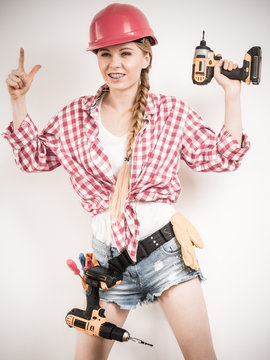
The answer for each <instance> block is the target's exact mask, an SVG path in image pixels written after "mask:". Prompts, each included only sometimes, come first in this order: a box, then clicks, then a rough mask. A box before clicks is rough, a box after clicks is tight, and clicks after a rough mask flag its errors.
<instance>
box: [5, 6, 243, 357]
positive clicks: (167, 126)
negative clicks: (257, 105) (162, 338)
mask: <svg viewBox="0 0 270 360" xmlns="http://www.w3.org/2000/svg"><path fill="white" fill-rule="evenodd" d="M156 44H157V39H156V38H155V35H154V33H153V31H152V29H151V28H150V26H149V23H148V21H147V19H146V18H145V16H144V14H143V13H142V12H141V11H140V10H138V9H137V8H135V7H133V6H131V5H126V4H111V5H109V6H107V7H106V8H105V9H103V10H102V11H100V12H99V13H98V14H97V15H96V16H95V17H94V19H93V20H92V23H91V25H90V43H89V48H88V50H89V51H92V52H94V53H95V54H96V56H97V61H98V65H99V69H100V71H101V74H102V76H103V78H104V81H105V85H103V86H102V87H101V88H100V89H99V90H98V92H97V94H96V95H95V96H83V97H80V98H79V99H76V100H74V101H73V102H72V103H71V104H69V105H67V106H66V107H64V108H63V109H62V110H61V111H60V112H59V113H58V114H57V115H56V116H55V117H53V118H52V119H51V121H50V122H49V123H48V126H47V127H46V129H44V130H43V131H42V132H41V134H38V131H37V128H36V126H35V124H34V122H33V121H32V120H31V118H30V116H29V114H28V113H27V109H26V105H25V94H26V93H27V91H28V90H29V88H30V86H31V83H32V81H33V79H34V76H35V74H36V72H37V71H38V70H39V69H40V65H37V66H35V67H34V68H33V69H32V71H31V72H30V73H29V74H27V73H26V72H25V70H24V52H23V49H21V52H20V60H19V67H18V69H17V70H13V71H12V72H11V73H10V74H9V76H8V78H7V85H8V90H9V93H10V95H11V103H12V109H13V122H11V123H10V125H9V127H8V128H7V129H6V131H5V132H4V133H3V134H2V135H3V136H4V137H5V138H6V139H7V140H8V141H9V142H10V144H11V146H12V147H13V152H14V156H15V161H16V163H17V164H18V166H19V167H20V168H21V169H22V170H24V171H27V172H34V171H50V170H53V169H55V168H56V167H58V166H60V165H63V166H64V168H65V169H66V170H67V171H68V173H69V174H70V180H71V182H72V185H73V187H74V189H75V190H76V192H77V193H78V195H79V196H80V199H81V203H82V206H83V207H84V208H85V209H86V210H87V211H89V212H90V213H91V215H92V232H93V238H92V246H93V251H94V255H95V257H96V258H97V260H99V262H100V264H101V265H103V266H107V265H108V260H109V259H112V258H116V257H117V256H118V255H119V254H120V253H121V252H123V250H124V249H126V251H127V253H128V255H129V257H130V259H131V261H132V262H133V263H136V262H137V263H136V264H135V265H130V266H128V267H127V268H126V270H125V272H124V274H123V281H122V283H121V284H120V285H118V286H117V287H115V288H113V289H110V290H102V291H101V292H100V296H101V299H102V300H101V306H102V307H103V308H105V309H106V314H107V317H108V318H109V320H110V321H111V322H113V323H115V324H117V325H118V326H120V327H122V326H123V325H124V322H125V320H126V318H127V316H128V313H129V310H130V309H132V308H135V307H136V305H137V304H138V303H140V304H141V303H147V302H151V301H158V302H159V304H160V306H161V308H162V310H163V311H164V313H165V315H166V317H167V319H168V321H169V323H170V326H171V328H172V330H173V332H174V334H175V336H176V339H177V341H178V343H179V346H180V348H181V350H182V353H183V355H184V357H185V359H197V360H198V359H200V360H202V359H207V360H211V359H216V355H215V351H214V348H213V344H212V338H211V333H210V326H209V321H208V315H207V310H206V305H205V301H204V297H203V293H202V288H201V281H202V280H204V277H203V275H202V272H201V270H200V268H199V267H198V264H197V262H196V259H195V260H194V259H193V261H192V262H191V263H190V264H188V265H187V261H184V255H183V251H184V247H182V248H181V247H180V245H179V243H178V241H177V239H176V237H175V236H174V235H175V234H174V232H173V231H172V228H169V229H168V228H166V226H167V225H168V224H170V220H171V219H173V216H174V215H175V213H176V211H175V209H174V207H173V205H172V204H173V203H175V202H176V201H177V200H178V198H179V196H180V192H181V187H180V183H179V178H178V176H177V174H178V170H179V163H180V158H181V159H183V160H184V161H185V162H186V163H187V164H188V165H189V166H190V167H191V168H192V169H194V170H196V171H233V170H236V169H237V168H238V167H239V165H240V162H241V159H242V158H243V156H244V154H245V153H246V152H247V150H248V149H249V142H248V140H247V136H246V135H244V134H243V133H242V124H241V113H240V90H241V83H240V81H237V80H230V79H228V78H227V77H225V76H223V75H221V73H220V68H221V66H223V68H224V69H228V70H232V69H235V68H236V67H237V65H236V64H233V62H231V61H227V60H220V62H219V63H218V64H217V65H216V67H215V79H216V81H217V82H218V83H219V85H221V86H222V87H223V89H224V91H225V122H224V125H223V127H222V129H221V131H220V133H219V134H218V135H216V134H215V133H214V132H213V131H212V130H211V129H210V128H209V127H207V126H206V125H205V124H204V123H203V121H202V119H201V117H200V116H199V115H198V114H197V113H196V112H195V111H194V110H193V109H192V108H191V107H189V106H188V105H186V104H185V103H184V102H182V101H180V100H178V99H176V98H175V97H172V96H165V95H161V94H159V95H155V94H152V93H150V92H149V88H150V86H149V79H148V74H149V70H150V68H151V63H152V51H151V46H153V45H156ZM178 214H179V213H178ZM164 228H165V229H167V230H166V231H167V233H166V231H165V232H164V231H163V230H164ZM157 234H158V235H157ZM167 235H168V237H167ZM156 236H158V237H156ZM153 238H154V239H157V238H158V239H162V242H161V243H159V244H158V243H157V242H156V240H153V244H155V245H156V246H157V248H156V249H155V250H154V251H151V252H150V253H149V254H147V256H145V257H144V258H143V259H141V257H140V256H139V250H138V249H141V244H142V241H143V240H145V239H147V241H149V240H150V239H153ZM189 242H190V243H191V244H192V243H194V242H195V241H193V239H192V238H191V240H189ZM153 244H152V245H153ZM195 244H196V243H195ZM197 245H198V246H200V245H199V244H197ZM140 251H141V250H140ZM138 260H139V262H138ZM112 345H113V342H112V341H110V340H105V339H102V338H98V337H92V336H89V335H87V334H85V333H83V332H79V334H78V342H77V349H76V360H86V359H87V360H90V359H95V360H96V359H107V357H108V355H109V352H110V350H111V347H112Z"/></svg>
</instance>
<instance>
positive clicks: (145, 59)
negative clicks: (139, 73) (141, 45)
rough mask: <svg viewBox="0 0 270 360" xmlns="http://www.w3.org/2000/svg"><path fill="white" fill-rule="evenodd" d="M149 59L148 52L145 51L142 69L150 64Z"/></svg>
mask: <svg viewBox="0 0 270 360" xmlns="http://www.w3.org/2000/svg"><path fill="white" fill-rule="evenodd" d="M150 61H151V57H150V54H149V53H147V55H145V56H144V58H143V63H142V69H146V68H147V67H148V66H149V64H150Z"/></svg>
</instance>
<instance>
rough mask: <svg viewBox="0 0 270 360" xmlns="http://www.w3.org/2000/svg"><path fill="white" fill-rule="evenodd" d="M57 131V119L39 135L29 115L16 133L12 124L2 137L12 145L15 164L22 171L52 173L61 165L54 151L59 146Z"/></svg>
mask: <svg viewBox="0 0 270 360" xmlns="http://www.w3.org/2000/svg"><path fill="white" fill-rule="evenodd" d="M57 131H58V125H57V118H56V117H55V118H53V119H52V120H51V121H50V122H49V124H48V126H47V127H46V129H44V130H43V131H42V133H41V134H40V135H39V134H38V129H37V127H36V125H35V124H34V122H33V121H32V119H31V118H30V116H29V114H27V115H26V117H25V118H24V120H23V122H22V123H21V125H20V127H19V128H18V129H17V130H16V131H14V127H13V122H11V123H10V124H9V126H8V127H7V129H6V130H5V131H4V132H2V133H1V136H3V138H5V139H6V140H7V141H8V142H9V144H10V145H11V147H12V150H13V155H14V160H15V163H16V164H17V165H18V167H19V168H20V169H21V170H22V171H26V172H36V171H51V170H53V169H55V168H56V167H58V166H60V165H61V164H60V162H59V160H58V158H57V156H56V155H55V153H54V152H53V151H52V148H53V147H55V148H56V147H57V144H58V137H57ZM46 143H50V144H51V146H50V147H48V146H47V145H46Z"/></svg>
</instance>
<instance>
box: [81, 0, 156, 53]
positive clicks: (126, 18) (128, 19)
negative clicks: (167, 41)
mask: <svg viewBox="0 0 270 360" xmlns="http://www.w3.org/2000/svg"><path fill="white" fill-rule="evenodd" d="M144 37H148V38H149V41H150V44H151V45H152V46H153V45H156V44H157V43H158V41H157V39H156V37H155V35H154V32H153V30H152V29H151V28H150V25H149V23H148V20H147V18H146V17H145V15H144V14H143V13H142V12H141V10H139V9H137V8H136V7H135V6H132V5H128V4H118V3H114V4H110V5H109V6H107V7H106V8H104V9H103V10H101V11H100V12H98V13H97V14H96V15H95V16H94V18H93V20H92V22H91V25H90V41H89V44H88V48H87V49H86V50H87V51H93V52H96V50H98V49H100V48H102V47H105V46H111V45H116V44H121V43H125V42H129V41H135V40H138V39H141V38H144Z"/></svg>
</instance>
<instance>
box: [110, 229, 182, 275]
mask: <svg viewBox="0 0 270 360" xmlns="http://www.w3.org/2000/svg"><path fill="white" fill-rule="evenodd" d="M174 236H175V234H174V232H173V227H172V223H171V222H169V223H168V224H166V225H164V226H163V227H162V228H161V229H159V230H157V231H155V232H154V233H153V234H151V235H149V236H148V237H147V238H145V239H143V240H140V241H139V243H138V248H137V261H136V262H134V261H132V260H131V258H130V256H129V254H128V252H127V250H126V249H124V250H123V251H122V252H121V254H120V255H118V256H116V257H114V258H112V259H110V260H109V261H108V263H109V268H111V269H112V270H114V271H117V272H119V271H120V272H121V273H123V272H124V271H125V270H126V268H127V267H128V266H130V265H135V264H137V263H138V262H139V261H141V260H142V259H144V258H145V257H147V256H148V255H150V254H151V253H152V252H153V251H154V250H156V249H158V248H159V247H160V246H161V245H163V244H165V243H166V242H167V241H169V240H171V239H172V238H173V237H174Z"/></svg>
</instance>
